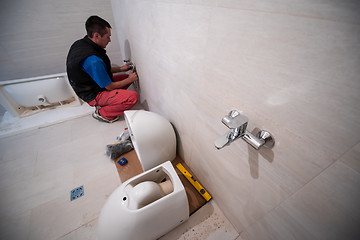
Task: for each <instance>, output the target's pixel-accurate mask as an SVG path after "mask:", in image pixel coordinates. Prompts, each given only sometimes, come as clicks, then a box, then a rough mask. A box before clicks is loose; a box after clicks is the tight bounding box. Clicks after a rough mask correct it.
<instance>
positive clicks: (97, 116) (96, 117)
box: [92, 108, 120, 123]
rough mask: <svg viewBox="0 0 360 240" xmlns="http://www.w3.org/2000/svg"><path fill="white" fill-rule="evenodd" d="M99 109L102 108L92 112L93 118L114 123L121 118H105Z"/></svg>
mask: <svg viewBox="0 0 360 240" xmlns="http://www.w3.org/2000/svg"><path fill="white" fill-rule="evenodd" d="M99 109H100V108H96V109H95V112H94V113H93V114H92V116H93V118H95V119H97V120H99V121H102V122H106V123H113V122H116V121H117V120H119V119H120V116H116V117H115V118H114V119H111V120H109V119H106V118H103V117H102V116H101V115H100V113H99Z"/></svg>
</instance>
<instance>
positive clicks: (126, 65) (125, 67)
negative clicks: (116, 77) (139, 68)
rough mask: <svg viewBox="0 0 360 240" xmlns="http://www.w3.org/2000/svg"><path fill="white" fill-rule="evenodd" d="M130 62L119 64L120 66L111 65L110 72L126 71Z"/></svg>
mask: <svg viewBox="0 0 360 240" xmlns="http://www.w3.org/2000/svg"><path fill="white" fill-rule="evenodd" d="M131 64H132V63H131V62H127V63H126V64H125V65H123V66H121V67H111V72H112V73H118V72H126V71H129V70H130V65H131Z"/></svg>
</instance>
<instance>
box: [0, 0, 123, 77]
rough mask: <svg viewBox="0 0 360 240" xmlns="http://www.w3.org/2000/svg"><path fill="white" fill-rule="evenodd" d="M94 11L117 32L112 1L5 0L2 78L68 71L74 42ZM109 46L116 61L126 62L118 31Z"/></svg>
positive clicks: (2, 7)
mask: <svg viewBox="0 0 360 240" xmlns="http://www.w3.org/2000/svg"><path fill="white" fill-rule="evenodd" d="M91 15H99V16H101V17H103V18H105V19H106V20H107V21H108V22H109V23H110V25H112V26H113V31H115V32H116V29H115V24H114V20H113V15H112V10H111V4H110V1H101V0H96V1H91V3H89V2H88V1H76V2H74V1H68V0H66V1H61V2H59V1H47V0H37V1H26V0H20V1H3V2H1V14H0V20H1V22H3V23H4V24H3V25H4V28H3V31H2V32H1V38H2V41H1V43H0V49H1V50H2V51H1V52H2V56H1V58H0V62H1V64H0V81H1V80H11V79H20V78H29V77H37V76H43V75H49V74H55V73H61V72H65V71H66V67H65V63H66V56H67V53H68V51H69V49H70V46H71V44H72V43H73V42H74V41H76V40H77V39H80V38H82V37H83V36H85V35H86V30H85V21H86V19H87V18H88V17H89V16H91ZM112 41H113V42H112V43H110V44H109V46H108V48H107V50H108V54H109V57H110V59H111V60H112V63H114V64H118V65H120V64H122V58H121V57H120V48H119V43H118V40H117V35H116V33H115V34H113V36H112Z"/></svg>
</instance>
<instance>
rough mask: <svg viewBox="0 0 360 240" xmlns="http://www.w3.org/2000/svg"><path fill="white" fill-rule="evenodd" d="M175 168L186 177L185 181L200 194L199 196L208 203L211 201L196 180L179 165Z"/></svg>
mask: <svg viewBox="0 0 360 240" xmlns="http://www.w3.org/2000/svg"><path fill="white" fill-rule="evenodd" d="M176 167H177V168H178V169H179V170H180V172H181V173H182V174H183V175H184V176H185V177H186V179H187V180H188V181H189V182H190V183H191V184H192V185H193V186H194V188H195V189H196V190H197V191H198V192H199V193H200V194H201V196H202V197H203V198H204V199H205V200H206V201H209V200H210V199H211V196H210V194H209V193H208V192H207V191H206V190H205V188H203V187H202V186H201V184H200V183H199V182H198V181H196V179H195V178H194V177H193V176H192V175H191V174H190V173H189V172H188V171H187V170H186V169H185V168H184V166H183V165H182V164H181V163H178V164H176Z"/></svg>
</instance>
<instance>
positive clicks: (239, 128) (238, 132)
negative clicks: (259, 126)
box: [215, 110, 275, 149]
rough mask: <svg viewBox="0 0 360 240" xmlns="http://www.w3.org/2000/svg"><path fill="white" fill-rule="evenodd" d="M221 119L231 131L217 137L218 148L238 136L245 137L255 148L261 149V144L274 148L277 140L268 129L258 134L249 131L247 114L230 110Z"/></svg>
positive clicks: (216, 144)
mask: <svg viewBox="0 0 360 240" xmlns="http://www.w3.org/2000/svg"><path fill="white" fill-rule="evenodd" d="M221 121H222V123H223V124H225V125H226V126H227V127H228V128H230V129H231V131H230V132H228V133H226V134H225V135H223V136H222V137H220V138H218V139H216V141H215V147H216V148H217V149H221V148H223V147H225V146H226V145H229V144H230V143H232V142H233V141H235V140H236V139H238V138H242V139H244V140H245V141H246V142H247V143H248V144H250V145H251V146H252V147H253V148H255V149H259V148H260V147H261V146H265V147H268V148H272V147H273V146H274V144H275V140H274V139H273V138H272V136H271V134H270V133H269V132H267V131H264V130H261V131H260V132H259V133H258V134H257V135H256V136H254V135H253V134H251V133H250V132H249V131H247V130H246V128H247V124H248V118H247V117H246V116H245V115H241V114H240V113H239V112H238V111H237V110H232V111H230V112H229V114H228V115H226V116H225V117H223V118H222V120H221Z"/></svg>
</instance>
